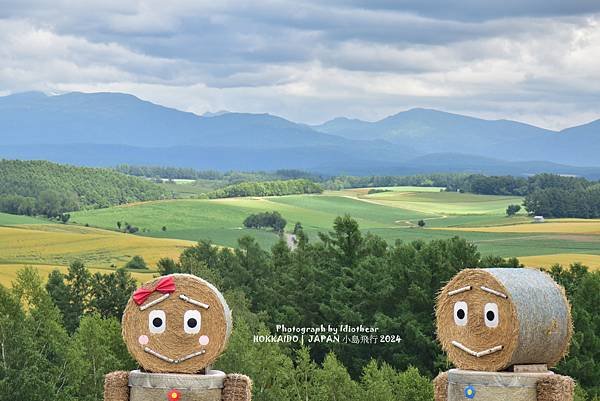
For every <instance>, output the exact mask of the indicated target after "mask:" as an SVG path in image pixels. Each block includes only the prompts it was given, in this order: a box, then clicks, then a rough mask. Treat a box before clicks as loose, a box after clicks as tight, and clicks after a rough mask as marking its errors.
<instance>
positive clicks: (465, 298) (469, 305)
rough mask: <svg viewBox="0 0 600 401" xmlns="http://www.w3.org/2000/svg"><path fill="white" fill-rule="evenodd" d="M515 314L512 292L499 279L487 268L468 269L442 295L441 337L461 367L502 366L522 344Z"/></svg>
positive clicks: (491, 368)
mask: <svg viewBox="0 0 600 401" xmlns="http://www.w3.org/2000/svg"><path fill="white" fill-rule="evenodd" d="M515 316H516V310H515V308H514V305H513V303H512V302H511V300H510V297H509V296H508V292H507V291H506V289H505V288H504V286H503V285H502V284H500V283H499V282H498V280H496V279H495V278H494V277H493V276H492V275H491V274H490V273H488V272H485V271H484V270H480V269H466V270H463V271H461V272H460V273H459V274H457V275H456V276H455V277H454V278H453V279H452V280H451V281H450V282H449V283H448V284H447V285H446V286H445V287H444V288H443V289H442V291H441V293H440V295H439V298H438V303H437V308H436V323H437V333H438V339H439V341H440V343H441V344H442V348H443V349H444V351H446V353H447V354H448V359H450V361H452V363H454V365H455V366H456V367H458V368H460V369H469V370H489V371H497V370H502V369H504V368H506V367H507V365H508V364H509V363H510V360H511V357H512V355H513V353H514V352H515V349H516V347H517V345H518V336H519V324H518V321H517V319H516V318H515Z"/></svg>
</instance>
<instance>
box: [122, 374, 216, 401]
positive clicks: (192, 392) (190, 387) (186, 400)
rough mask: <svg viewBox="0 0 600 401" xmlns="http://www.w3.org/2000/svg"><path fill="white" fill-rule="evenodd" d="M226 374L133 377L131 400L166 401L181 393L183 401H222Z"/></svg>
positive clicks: (130, 382)
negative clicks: (174, 393) (173, 393)
mask: <svg viewBox="0 0 600 401" xmlns="http://www.w3.org/2000/svg"><path fill="white" fill-rule="evenodd" d="M224 380H225V373H223V372H221V371H218V370H209V371H208V372H207V373H206V374H204V375H191V374H173V373H146V372H140V371H139V370H134V371H133V372H130V374H129V387H130V393H129V400H130V401H165V400H167V399H168V395H169V394H170V393H171V392H173V391H177V392H178V393H179V394H180V397H179V400H181V401H221V393H222V389H223V381H224Z"/></svg>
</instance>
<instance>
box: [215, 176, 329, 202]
mask: <svg viewBox="0 0 600 401" xmlns="http://www.w3.org/2000/svg"><path fill="white" fill-rule="evenodd" d="M322 192H323V188H321V186H320V185H319V184H316V183H314V182H313V181H310V180H306V179H298V180H279V181H263V182H243V183H240V184H235V185H229V186H226V187H224V188H221V189H217V190H215V191H212V192H209V193H207V194H204V195H203V197H206V198H208V199H216V198H235V197H243V196H281V195H293V194H320V193H322Z"/></svg>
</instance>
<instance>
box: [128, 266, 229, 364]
mask: <svg viewBox="0 0 600 401" xmlns="http://www.w3.org/2000/svg"><path fill="white" fill-rule="evenodd" d="M122 326H123V338H124V340H125V344H126V345H127V349H128V350H129V352H130V353H131V355H132V356H133V357H134V358H135V359H136V360H137V361H138V362H139V364H140V365H141V367H142V368H143V369H144V370H145V371H147V372H154V373H198V372H200V371H202V369H204V368H205V367H207V366H208V365H210V364H211V363H212V362H213V361H215V359H217V358H218V357H219V355H221V353H222V352H223V351H224V349H225V347H226V345H227V340H228V338H229V334H230V332H231V311H230V310H229V306H227V303H226V302H225V299H224V298H223V296H222V295H221V293H220V292H219V291H218V290H217V289H216V288H215V287H214V286H213V285H212V284H210V283H208V282H207V281H204V280H202V279H201V278H199V277H196V276H192V275H187V274H173V275H170V276H165V277H160V278H157V279H155V280H152V281H150V282H148V283H145V284H144V285H143V286H142V288H140V289H138V290H137V291H136V292H135V293H134V294H133V296H132V297H131V299H130V300H129V303H128V304H127V306H126V308H125V312H124V314H123V322H122Z"/></svg>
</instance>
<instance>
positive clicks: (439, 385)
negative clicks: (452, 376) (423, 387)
mask: <svg viewBox="0 0 600 401" xmlns="http://www.w3.org/2000/svg"><path fill="white" fill-rule="evenodd" d="M433 393H434V399H435V401H446V400H447V399H448V372H442V373H440V374H439V375H437V377H436V378H435V379H433Z"/></svg>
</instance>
